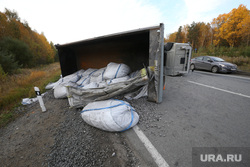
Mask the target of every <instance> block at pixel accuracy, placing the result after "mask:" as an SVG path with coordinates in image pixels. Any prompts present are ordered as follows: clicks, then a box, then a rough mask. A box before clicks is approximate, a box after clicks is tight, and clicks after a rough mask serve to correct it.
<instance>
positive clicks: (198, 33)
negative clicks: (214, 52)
mask: <svg viewBox="0 0 250 167" xmlns="http://www.w3.org/2000/svg"><path fill="white" fill-rule="evenodd" d="M165 40H166V41H165V42H178V43H187V42H190V43H191V45H192V47H193V49H198V50H199V49H201V50H206V49H208V48H209V47H210V48H211V47H213V48H231V49H232V48H246V49H247V50H248V52H247V53H246V55H244V56H250V55H249V54H250V52H249V45H250V41H249V40H250V11H249V10H248V9H247V7H246V6H244V5H239V7H238V8H237V9H236V8H234V9H233V10H231V11H230V12H229V13H227V14H220V15H219V16H218V17H217V18H214V19H213V20H212V21H211V22H210V23H204V22H193V23H192V24H191V25H188V24H187V25H184V26H180V27H179V29H178V31H176V32H174V33H172V34H169V35H168V36H167V38H166V39H165Z"/></svg>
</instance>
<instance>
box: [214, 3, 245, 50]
mask: <svg viewBox="0 0 250 167" xmlns="http://www.w3.org/2000/svg"><path fill="white" fill-rule="evenodd" d="M249 15H250V11H249V10H248V9H247V8H246V6H244V5H239V7H238V8H237V9H235V8H234V9H233V10H232V11H231V12H229V13H228V14H223V15H219V16H218V17H217V18H216V19H214V20H213V22H212V23H213V24H214V25H215V37H216V39H215V41H214V42H215V44H216V45H218V44H220V43H221V42H223V40H226V42H228V44H229V45H230V47H234V46H239V45H240V44H241V41H242V39H244V38H245V37H244V35H248V34H249V24H248V22H249V21H248V20H249ZM247 39H249V38H248V37H247Z"/></svg>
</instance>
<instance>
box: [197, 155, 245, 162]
mask: <svg viewBox="0 0 250 167" xmlns="http://www.w3.org/2000/svg"><path fill="white" fill-rule="evenodd" d="M200 161H201V162H241V161H242V154H226V156H223V155H221V154H217V155H216V154H201V155H200Z"/></svg>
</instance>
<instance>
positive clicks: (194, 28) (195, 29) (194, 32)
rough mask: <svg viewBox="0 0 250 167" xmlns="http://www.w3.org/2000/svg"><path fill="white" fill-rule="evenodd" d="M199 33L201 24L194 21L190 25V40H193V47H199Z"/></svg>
mask: <svg viewBox="0 0 250 167" xmlns="http://www.w3.org/2000/svg"><path fill="white" fill-rule="evenodd" d="M199 33H200V25H199V24H197V23H195V22H193V23H192V24H191V25H190V26H189V27H188V40H189V41H190V42H191V44H192V47H193V48H197V49H198V48H199Z"/></svg>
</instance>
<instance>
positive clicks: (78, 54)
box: [56, 24, 164, 103]
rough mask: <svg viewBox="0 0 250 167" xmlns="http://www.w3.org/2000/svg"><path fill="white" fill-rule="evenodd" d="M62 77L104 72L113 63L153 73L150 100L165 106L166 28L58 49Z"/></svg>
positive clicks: (96, 39)
mask: <svg viewBox="0 0 250 167" xmlns="http://www.w3.org/2000/svg"><path fill="white" fill-rule="evenodd" d="M56 48H57V50H58V55H59V60H60V66H61V72H62V76H63V77H65V76H67V75H70V74H72V73H74V72H76V71H78V70H80V69H85V70H86V69H88V68H102V67H105V66H107V64H108V63H110V62H115V63H124V64H126V65H128V66H129V67H130V68H131V70H132V71H136V70H140V69H142V68H144V67H148V66H149V67H151V68H153V69H154V70H153V71H154V77H153V79H151V80H149V84H148V100H149V101H153V102H156V103H160V102H162V93H163V92H162V91H163V84H164V83H163V82H164V78H163V66H164V63H163V62H164V25H163V24H160V25H158V26H153V27H147V28H141V29H136V30H132V31H126V32H122V33H115V34H111V35H106V36H100V37H96V38H91V39H86V40H82V41H77V42H73V43H67V44H62V45H59V44H57V45H56Z"/></svg>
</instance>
